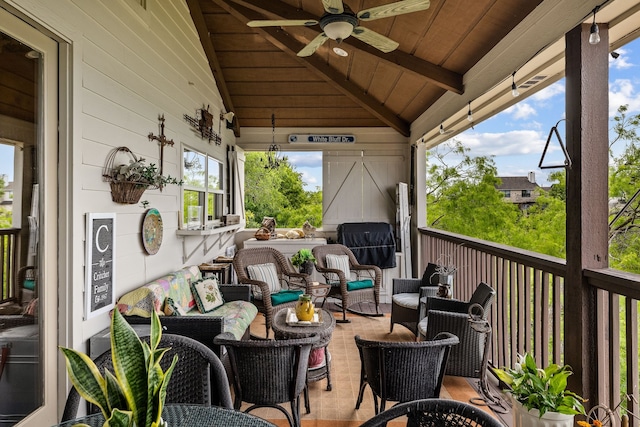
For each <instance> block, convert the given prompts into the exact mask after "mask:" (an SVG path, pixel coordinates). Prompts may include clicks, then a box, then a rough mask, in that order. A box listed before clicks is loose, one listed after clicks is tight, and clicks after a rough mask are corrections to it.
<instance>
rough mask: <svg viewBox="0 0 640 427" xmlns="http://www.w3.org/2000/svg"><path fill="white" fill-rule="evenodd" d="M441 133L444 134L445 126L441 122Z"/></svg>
mask: <svg viewBox="0 0 640 427" xmlns="http://www.w3.org/2000/svg"><path fill="white" fill-rule="evenodd" d="M440 135H444V126H443V125H442V123H440Z"/></svg>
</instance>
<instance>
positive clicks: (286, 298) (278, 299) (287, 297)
mask: <svg viewBox="0 0 640 427" xmlns="http://www.w3.org/2000/svg"><path fill="white" fill-rule="evenodd" d="M302 294H303V291H301V290H300V291H293V290H287V289H285V290H283V291H280V292H278V293H276V294H271V305H280V304H284V303H285V302H291V301H297V300H298V297H299V296H300V295H302Z"/></svg>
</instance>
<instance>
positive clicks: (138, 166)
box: [108, 158, 182, 187]
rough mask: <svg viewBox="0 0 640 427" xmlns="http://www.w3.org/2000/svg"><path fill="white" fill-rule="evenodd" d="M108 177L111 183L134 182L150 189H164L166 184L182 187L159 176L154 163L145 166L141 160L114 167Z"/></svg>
mask: <svg viewBox="0 0 640 427" xmlns="http://www.w3.org/2000/svg"><path fill="white" fill-rule="evenodd" d="M108 177H109V178H110V179H111V181H113V182H136V183H139V184H143V185H149V186H151V187H164V186H165V185H167V184H176V185H182V181H179V180H178V179H176V178H173V177H171V176H170V175H166V176H165V175H161V174H160V170H159V169H158V167H157V166H156V165H155V163H150V164H146V163H145V159H143V158H140V159H137V160H130V161H129V163H128V164H121V165H117V166H114V167H113V169H111V174H110V175H108Z"/></svg>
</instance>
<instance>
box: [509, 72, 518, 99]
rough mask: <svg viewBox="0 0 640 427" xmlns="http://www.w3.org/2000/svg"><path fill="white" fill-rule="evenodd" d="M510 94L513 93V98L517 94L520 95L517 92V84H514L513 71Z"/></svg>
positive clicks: (514, 73) (514, 76)
mask: <svg viewBox="0 0 640 427" xmlns="http://www.w3.org/2000/svg"><path fill="white" fill-rule="evenodd" d="M511 95H513V97H514V98H516V97H517V96H519V95H520V92H518V86H516V72H515V71H514V72H513V73H511Z"/></svg>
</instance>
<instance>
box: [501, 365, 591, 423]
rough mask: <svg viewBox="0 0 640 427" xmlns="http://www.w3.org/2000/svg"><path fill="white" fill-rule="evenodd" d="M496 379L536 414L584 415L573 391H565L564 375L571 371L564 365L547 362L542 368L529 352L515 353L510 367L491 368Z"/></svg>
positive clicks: (579, 401)
mask: <svg viewBox="0 0 640 427" xmlns="http://www.w3.org/2000/svg"><path fill="white" fill-rule="evenodd" d="M493 371H494V372H495V373H496V375H497V376H498V378H499V379H500V380H501V381H503V382H504V383H505V384H507V385H508V386H509V387H510V389H509V390H508V392H509V393H510V394H511V395H512V396H513V397H514V398H515V399H516V400H517V401H518V402H520V403H522V405H523V406H524V407H525V408H527V409H528V410H531V409H537V410H539V411H540V416H543V415H544V414H545V413H546V412H559V413H561V414H567V415H576V414H585V411H584V407H583V406H582V402H583V401H584V400H583V399H582V398H581V397H580V396H578V395H577V394H575V393H573V392H571V391H569V390H567V378H568V377H569V375H571V374H572V372H571V367H569V366H568V365H564V366H559V365H556V364H551V365H549V366H547V367H546V368H544V369H540V368H538V367H537V366H536V361H535V359H534V358H533V356H532V355H531V354H530V353H527V354H526V355H525V356H522V355H518V362H517V363H516V366H515V367H514V368H504V369H498V368H493Z"/></svg>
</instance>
